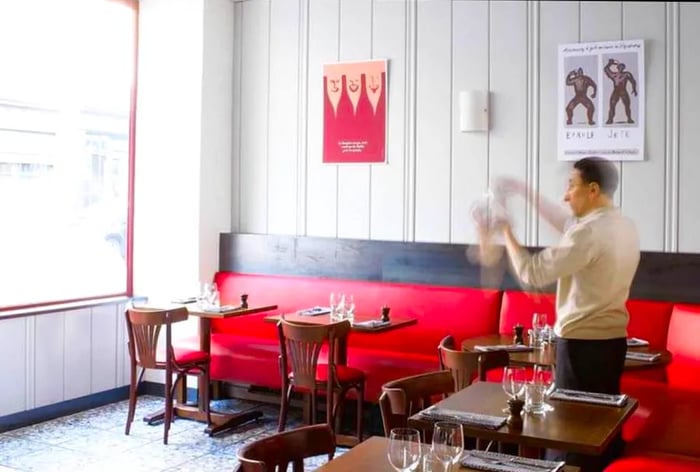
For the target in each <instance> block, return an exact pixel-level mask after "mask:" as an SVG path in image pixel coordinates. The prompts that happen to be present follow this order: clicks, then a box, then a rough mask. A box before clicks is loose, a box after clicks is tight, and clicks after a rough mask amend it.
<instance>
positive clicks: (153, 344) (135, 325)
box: [125, 307, 211, 444]
mask: <svg viewBox="0 0 700 472" xmlns="http://www.w3.org/2000/svg"><path fill="white" fill-rule="evenodd" d="M188 314H189V313H188V311H187V308H185V307H177V308H171V309H155V308H143V307H140V308H134V307H131V308H128V309H127V310H126V313H125V316H126V327H127V333H128V336H129V357H130V360H131V362H130V366H131V384H130V388H129V413H128V417H127V420H126V431H125V434H129V431H130V429H131V423H132V422H133V421H134V413H135V410H136V395H137V392H138V387H139V385H140V384H141V381H142V379H143V374H144V372H145V371H146V369H159V370H164V371H165V415H164V430H163V443H164V444H168V431H169V430H170V423H171V422H172V420H173V397H174V392H175V388H176V387H177V385H178V382H180V381H182V380H183V379H184V378H185V376H186V375H196V376H200V375H201V376H203V377H204V382H203V384H204V390H205V391H203V392H199V395H203V396H204V399H205V400H204V408H205V411H206V415H207V423H208V424H211V417H210V412H209V361H210V359H209V354H207V353H206V352H202V351H191V350H184V349H177V348H175V347H173V344H172V327H171V325H172V324H173V323H177V322H180V321H184V320H186V319H187V317H188ZM163 327H165V346H164V347H165V349H164V351H165V352H164V353H162V352H160V350H159V349H158V340H159V338H160V333H161V329H162V328H163ZM139 367H140V368H141V372H140V373H139V375H138V377H137V375H136V371H137V368H139ZM173 374H175V375H177V378H176V380H175V383H174V384H173Z"/></svg>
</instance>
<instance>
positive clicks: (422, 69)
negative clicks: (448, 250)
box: [414, 0, 453, 242]
mask: <svg viewBox="0 0 700 472" xmlns="http://www.w3.org/2000/svg"><path fill="white" fill-rule="evenodd" d="M417 17H418V35H417V38H418V41H417V76H416V175H415V180H416V189H415V192H416V194H415V199H416V210H415V211H416V217H415V228H414V233H415V240H416V241H434V242H448V241H449V240H450V214H451V206H450V205H451V199H450V196H451V191H450V185H451V179H450V173H451V171H452V169H451V159H450V157H451V137H452V126H453V123H452V92H451V90H452V53H451V47H452V5H451V3H450V2H445V1H441V0H426V1H423V2H419V3H418V11H417Z"/></svg>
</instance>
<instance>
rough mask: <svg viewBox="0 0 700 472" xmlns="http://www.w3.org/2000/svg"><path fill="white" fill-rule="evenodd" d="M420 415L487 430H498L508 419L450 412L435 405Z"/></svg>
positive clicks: (480, 414)
mask: <svg viewBox="0 0 700 472" xmlns="http://www.w3.org/2000/svg"><path fill="white" fill-rule="evenodd" d="M419 415H420V416H423V417H425V418H428V419H431V420H435V421H454V422H455V423H462V424H466V425H469V426H478V427H481V428H486V429H498V428H500V427H501V426H503V424H504V423H505V422H506V418H505V417H503V416H492V415H484V414H482V413H469V412H466V411H459V410H449V409H446V408H437V407H436V406H434V405H433V406H431V407H429V408H426V409H425V410H423V411H421V412H420V413H419Z"/></svg>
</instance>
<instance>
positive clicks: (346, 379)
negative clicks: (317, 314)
mask: <svg viewBox="0 0 700 472" xmlns="http://www.w3.org/2000/svg"><path fill="white" fill-rule="evenodd" d="M277 329H278V335H279V342H280V357H279V360H280V375H281V377H282V395H281V397H282V399H281V400H282V404H281V407H280V417H279V431H284V429H285V426H286V422H287V412H288V410H289V403H290V400H291V397H292V393H293V392H294V391H295V390H296V391H299V392H301V393H303V394H305V395H306V396H307V399H308V401H309V404H310V413H311V423H312V424H313V423H316V399H317V396H318V394H319V393H320V392H325V393H326V421H327V423H328V425H331V427H333V425H334V424H335V421H336V418H339V417H338V412H339V411H342V403H343V402H344V400H345V396H346V394H347V393H348V392H349V391H350V390H355V392H356V394H357V425H356V426H357V427H356V434H357V440H358V442H359V441H362V415H363V402H364V390H365V373H364V372H362V371H361V370H359V369H355V368H352V367H349V366H347V365H343V364H339V363H338V359H339V357H344V355H342V353H341V352H340V351H341V349H343V348H344V346H345V345H346V341H347V337H348V334H349V333H350V322H349V321H347V320H344V321H340V322H338V323H332V324H329V325H310V324H300V323H291V322H289V321H286V320H284V319H282V320H280V321H279V323H278V324H277ZM324 345H325V346H327V347H328V361H327V363H319V355H320V354H321V349H322V348H323V347H324Z"/></svg>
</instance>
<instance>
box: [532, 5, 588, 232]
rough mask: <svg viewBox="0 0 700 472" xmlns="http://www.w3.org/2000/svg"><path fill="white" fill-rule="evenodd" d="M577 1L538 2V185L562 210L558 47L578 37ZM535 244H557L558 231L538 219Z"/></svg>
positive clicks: (566, 168) (565, 171)
mask: <svg viewBox="0 0 700 472" xmlns="http://www.w3.org/2000/svg"><path fill="white" fill-rule="evenodd" d="M578 12H579V5H578V2H543V3H542V4H541V5H540V32H541V34H540V74H539V77H540V130H539V132H540V140H539V141H540V153H539V176H538V182H537V185H538V188H539V193H540V195H541V197H542V198H544V199H547V200H549V201H551V202H559V203H560V204H561V207H562V211H569V209H568V206H567V205H566V204H565V203H564V202H563V195H564V190H566V184H567V181H568V179H569V172H570V169H571V163H569V162H562V161H559V160H558V159H557V139H556V136H557V134H556V133H557V119H558V114H557V110H558V107H559V103H558V96H557V90H558V86H559V83H560V81H561V80H563V78H561V77H558V74H559V70H558V63H559V57H558V50H559V49H558V47H559V45H560V44H567V43H575V42H578V40H579V15H578ZM538 229H539V232H538V237H537V242H536V244H537V245H540V246H548V245H551V244H554V243H556V242H557V241H558V240H559V238H560V236H561V234H559V233H558V231H556V230H555V229H554V228H552V227H551V226H550V225H549V224H547V223H546V222H545V221H544V220H543V219H542V218H540V219H539V225H538Z"/></svg>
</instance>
